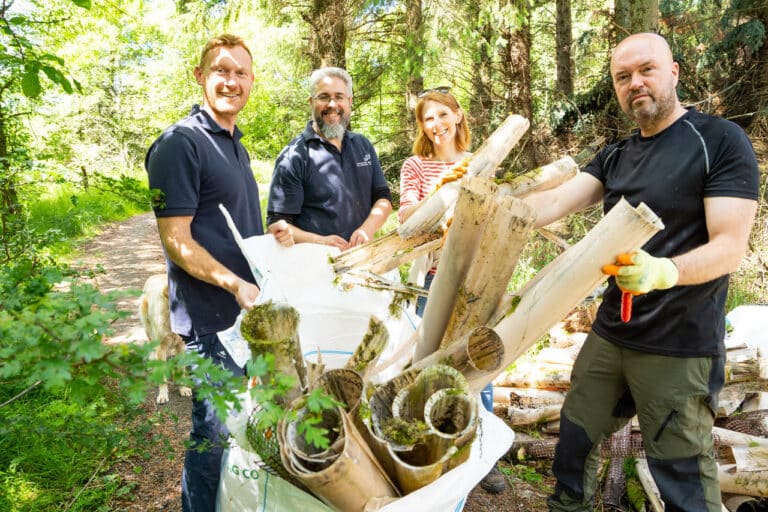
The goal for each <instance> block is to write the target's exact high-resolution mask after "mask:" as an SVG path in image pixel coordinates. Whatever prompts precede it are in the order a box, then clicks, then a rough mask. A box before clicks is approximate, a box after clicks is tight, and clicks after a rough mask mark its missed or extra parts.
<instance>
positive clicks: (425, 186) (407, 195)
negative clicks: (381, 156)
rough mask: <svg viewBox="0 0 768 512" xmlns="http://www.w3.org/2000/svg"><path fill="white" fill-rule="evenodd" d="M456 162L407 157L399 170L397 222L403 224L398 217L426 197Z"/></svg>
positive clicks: (415, 156)
mask: <svg viewBox="0 0 768 512" xmlns="http://www.w3.org/2000/svg"><path fill="white" fill-rule="evenodd" d="M455 165H456V162H440V161H439V160H432V159H429V158H424V157H420V156H417V155H414V156H412V157H409V158H408V159H407V160H406V161H405V162H403V166H402V167H401V168H400V209H399V210H398V214H397V216H398V220H400V222H403V218H402V216H401V215H400V212H402V211H403V210H404V209H405V208H408V207H410V206H415V205H416V204H418V203H419V202H420V201H421V200H422V199H424V198H425V197H427V196H428V195H429V193H430V192H432V191H433V190H434V189H435V186H436V185H437V184H438V183H439V182H440V178H442V177H443V175H444V174H445V173H447V172H448V171H450V170H451V169H452V168H453V167H454V166H455Z"/></svg>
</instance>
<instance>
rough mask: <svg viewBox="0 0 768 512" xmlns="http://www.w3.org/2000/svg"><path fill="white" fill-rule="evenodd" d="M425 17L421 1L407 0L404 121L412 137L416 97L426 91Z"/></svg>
mask: <svg viewBox="0 0 768 512" xmlns="http://www.w3.org/2000/svg"><path fill="white" fill-rule="evenodd" d="M423 20H424V17H423V12H422V5H421V0H406V3H405V55H406V66H405V67H406V69H405V71H406V73H407V76H408V77H407V80H406V82H405V112H404V114H405V115H404V117H403V120H404V121H405V124H404V126H405V127H407V133H408V134H409V135H410V134H412V133H414V132H415V131H416V118H415V117H414V111H413V109H414V107H415V106H416V101H417V100H418V98H417V97H416V95H417V94H418V93H419V92H421V91H422V90H424V77H423V75H422V73H423V71H424V46H425V43H424V23H423Z"/></svg>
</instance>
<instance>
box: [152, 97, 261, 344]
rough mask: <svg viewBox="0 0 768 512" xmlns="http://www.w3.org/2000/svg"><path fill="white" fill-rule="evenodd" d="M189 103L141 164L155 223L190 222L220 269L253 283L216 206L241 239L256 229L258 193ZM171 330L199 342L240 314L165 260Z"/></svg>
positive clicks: (233, 139) (244, 159)
mask: <svg viewBox="0 0 768 512" xmlns="http://www.w3.org/2000/svg"><path fill="white" fill-rule="evenodd" d="M241 137H242V132H240V130H239V129H238V128H237V127H235V130H234V136H233V135H230V133H229V131H228V130H226V129H224V128H222V127H220V126H219V125H218V124H217V123H216V122H215V121H214V120H213V119H212V118H211V117H210V116H209V115H208V113H207V112H205V111H204V110H202V109H200V107H199V106H197V105H195V106H194V107H193V109H192V112H191V113H190V115H189V116H187V117H186V118H184V119H182V120H181V121H179V122H178V123H176V124H174V125H173V126H171V127H170V128H168V129H167V130H165V132H163V134H162V135H161V136H160V137H159V138H158V139H157V140H156V141H155V142H154V143H153V144H152V146H151V147H150V148H149V151H148V152H147V156H146V160H145V166H146V168H147V172H148V174H149V187H150V188H151V189H159V190H160V191H161V194H160V195H159V196H158V197H156V198H153V205H152V206H153V209H154V211H155V216H157V217H177V216H192V217H193V218H192V225H191V228H192V237H193V238H194V239H195V241H197V242H198V243H199V244H200V245H201V246H203V247H204V248H205V249H206V250H207V251H208V252H209V253H211V255H212V256H213V257H214V258H216V260H218V261H219V262H220V263H222V264H223V265H224V266H225V267H227V268H229V269H230V270H231V271H232V272H234V273H235V274H237V275H238V276H240V277H241V278H243V279H245V280H247V281H250V282H254V279H253V275H252V274H251V271H250V268H249V266H248V263H247V262H246V260H245V257H244V256H243V255H242V253H241V251H240V249H239V248H238V247H237V244H236V243H235V240H234V237H233V236H232V233H231V231H230V230H229V228H228V227H227V224H226V220H225V219H224V216H223V215H222V213H221V211H220V210H219V204H223V205H224V206H225V207H226V208H227V210H228V211H229V213H230V215H231V216H232V220H233V221H234V223H235V226H237V229H238V231H240V234H241V235H242V236H243V237H244V238H247V237H250V236H256V235H261V234H263V232H264V228H263V226H262V222H261V210H260V207H259V190H258V187H257V185H256V180H255V179H254V177H253V172H252V171H251V163H250V157H249V156H248V152H247V151H246V150H245V147H243V145H242V143H241V142H240V138H241ZM166 262H167V265H168V277H169V298H170V306H171V328H172V329H173V331H174V332H177V333H179V334H181V335H185V336H190V335H192V334H193V333H194V334H197V335H198V336H203V335H206V334H210V333H213V332H218V331H221V330H223V329H226V328H228V327H230V326H231V325H232V324H233V323H234V322H235V318H236V317H237V315H238V313H239V312H240V307H239V306H238V305H237V301H236V300H235V298H234V296H233V295H232V294H231V293H229V292H228V291H226V290H224V289H222V288H219V287H217V286H213V285H210V284H208V283H205V282H203V281H200V280H198V279H195V278H194V277H192V276H190V275H189V274H187V273H186V272H185V271H184V270H183V269H181V267H179V266H178V265H176V264H175V263H173V262H172V261H170V259H169V258H168V257H167V256H166Z"/></svg>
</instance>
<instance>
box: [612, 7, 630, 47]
mask: <svg viewBox="0 0 768 512" xmlns="http://www.w3.org/2000/svg"><path fill="white" fill-rule="evenodd" d="M631 13H632V1H631V0H615V1H614V10H613V24H614V33H615V36H614V41H613V44H614V45H616V44H618V43H619V42H621V41H622V40H623V39H625V38H626V37H627V36H628V35H630V34H632V16H631Z"/></svg>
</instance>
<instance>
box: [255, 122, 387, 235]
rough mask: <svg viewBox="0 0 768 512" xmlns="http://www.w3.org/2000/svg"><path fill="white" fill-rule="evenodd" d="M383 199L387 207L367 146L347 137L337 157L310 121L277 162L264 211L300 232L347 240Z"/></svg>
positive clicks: (362, 140) (379, 173) (359, 137)
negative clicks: (288, 221)
mask: <svg viewBox="0 0 768 512" xmlns="http://www.w3.org/2000/svg"><path fill="white" fill-rule="evenodd" d="M382 190H384V191H385V192H384V193H382ZM382 197H385V198H387V199H389V200H390V201H391V195H390V193H389V187H388V185H387V181H386V179H384V173H383V172H382V171H381V164H380V163H379V157H378V155H377V154H376V150H375V149H374V148H373V145H372V144H371V143H370V141H368V139H366V138H365V137H364V136H362V135H360V134H359V133H354V132H349V131H347V132H345V133H344V137H343V138H342V143H341V151H339V150H338V149H337V148H336V146H334V145H333V144H331V143H330V142H328V141H327V140H325V139H323V138H322V137H320V136H319V135H318V134H317V133H315V131H314V130H313V129H312V121H310V122H309V123H307V127H306V129H305V130H304V132H303V133H302V134H301V135H299V136H297V137H296V138H294V139H293V140H292V141H291V142H290V143H289V144H288V145H287V146H286V147H285V148H283V150H282V151H281V152H280V155H279V156H278V157H277V161H276V162H275V170H274V172H273V174H272V184H271V186H270V190H269V203H268V206H267V211H268V212H274V213H276V214H280V215H289V216H293V223H294V224H295V225H296V226H297V227H299V228H301V229H303V230H305V231H309V232H311V233H317V234H319V235H323V236H325V235H339V236H341V237H343V238H344V239H345V240H349V238H350V236H352V233H353V232H354V231H355V230H356V229H357V228H359V227H360V225H362V223H363V222H364V221H365V219H366V218H368V215H369V214H370V212H371V208H372V207H373V204H374V203H375V202H376V201H377V200H378V199H380V198H382Z"/></svg>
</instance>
